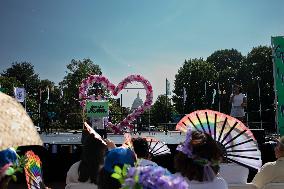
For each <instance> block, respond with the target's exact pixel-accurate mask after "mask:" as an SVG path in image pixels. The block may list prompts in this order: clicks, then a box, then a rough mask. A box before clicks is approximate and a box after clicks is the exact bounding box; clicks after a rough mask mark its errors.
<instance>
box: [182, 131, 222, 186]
mask: <svg viewBox="0 0 284 189" xmlns="http://www.w3.org/2000/svg"><path fill="white" fill-rule="evenodd" d="M200 141H201V140H195V141H192V130H191V128H189V129H188V130H187V132H186V139H185V141H184V143H183V144H180V145H178V146H177V148H176V150H177V151H180V152H182V153H183V154H185V155H187V157H188V158H190V159H192V160H193V163H195V164H198V165H201V166H203V167H204V174H203V180H204V181H212V180H213V179H214V178H215V176H216V174H215V173H214V171H213V170H212V168H211V166H216V165H219V163H220V162H219V161H214V160H211V161H210V160H209V159H206V158H202V157H199V156H197V155H195V154H193V152H192V151H193V149H192V145H191V143H192V142H193V143H199V142H200Z"/></svg>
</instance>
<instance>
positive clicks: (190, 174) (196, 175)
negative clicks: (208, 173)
mask: <svg viewBox="0 0 284 189" xmlns="http://www.w3.org/2000/svg"><path fill="white" fill-rule="evenodd" d="M192 141H198V142H192ZM190 145H191V146H192V153H193V154H194V155H195V156H196V157H198V158H202V159H206V160H208V161H210V162H211V163H212V162H218V161H220V160H221V158H222V152H221V150H220V148H219V147H218V145H217V143H216V142H215V141H214V140H213V138H212V137H211V136H210V135H209V134H207V133H203V132H200V131H193V132H192V139H191V144H190ZM195 159H196V158H188V156H187V155H186V154H184V153H182V152H180V151H178V152H177V154H176V156H175V160H174V164H175V168H176V170H177V171H178V172H180V173H181V174H182V175H183V176H184V177H187V178H188V179H189V180H197V181H200V182H202V181H203V168H204V166H203V165H202V164H200V163H197V162H196V161H195ZM210 166H211V168H212V170H213V171H214V172H215V174H217V173H218V171H219V168H220V167H219V165H218V164H216V165H215V164H214V165H210Z"/></svg>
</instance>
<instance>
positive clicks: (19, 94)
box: [14, 87, 26, 102]
mask: <svg viewBox="0 0 284 189" xmlns="http://www.w3.org/2000/svg"><path fill="white" fill-rule="evenodd" d="M14 95H15V98H16V100H17V101H18V102H24V101H25V98H26V93H25V88H18V87H14Z"/></svg>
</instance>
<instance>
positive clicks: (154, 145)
mask: <svg viewBox="0 0 284 189" xmlns="http://www.w3.org/2000/svg"><path fill="white" fill-rule="evenodd" d="M146 140H147V141H148V145H149V153H150V154H151V155H152V156H158V155H163V154H170V153H171V150H170V149H169V147H168V146H167V145H166V144H165V143H164V142H161V141H159V140H157V139H155V138H152V137H146Z"/></svg>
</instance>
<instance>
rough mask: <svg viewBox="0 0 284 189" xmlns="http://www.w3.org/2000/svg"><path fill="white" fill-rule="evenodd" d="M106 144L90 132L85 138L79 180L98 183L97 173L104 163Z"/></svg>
mask: <svg viewBox="0 0 284 189" xmlns="http://www.w3.org/2000/svg"><path fill="white" fill-rule="evenodd" d="M105 151H106V146H105V145H104V144H103V143H102V142H101V141H100V140H98V139H96V138H95V137H94V135H93V134H88V135H86V136H85V138H84V140H83V147H82V155H81V162H80V165H79V169H78V173H79V179H78V180H79V181H80V182H86V181H88V180H89V179H90V181H91V183H97V175H98V171H99V168H100V166H101V165H102V164H103V160H104V155H105Z"/></svg>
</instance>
